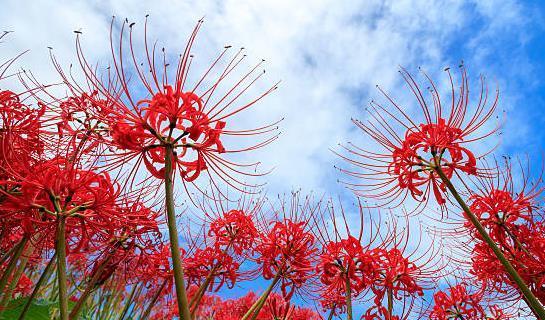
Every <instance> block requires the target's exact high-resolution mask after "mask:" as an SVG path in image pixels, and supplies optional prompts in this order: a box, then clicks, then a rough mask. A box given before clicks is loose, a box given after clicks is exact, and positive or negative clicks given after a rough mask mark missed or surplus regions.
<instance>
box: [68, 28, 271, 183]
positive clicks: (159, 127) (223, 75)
mask: <svg viewBox="0 0 545 320" xmlns="http://www.w3.org/2000/svg"><path fill="white" fill-rule="evenodd" d="M146 23H147V22H146ZM201 24H202V21H200V22H199V23H198V24H197V26H196V27H195V29H194V30H193V32H192V34H191V36H190V37H189V40H188V42H187V44H186V47H185V50H184V52H183V54H182V55H180V57H179V59H178V60H177V61H176V62H175V63H174V64H172V65H173V66H175V72H170V71H169V70H170V69H171V68H168V67H169V65H171V64H170V63H168V62H167V61H168V58H169V57H168V56H167V55H166V53H165V50H164V49H163V50H162V53H161V55H159V54H158V53H157V52H156V50H155V47H153V48H150V47H149V46H148V39H147V35H146V31H145V35H144V49H143V50H140V48H137V47H136V46H135V45H134V42H133V41H132V35H133V34H132V30H133V25H134V23H132V24H130V25H129V29H130V32H129V37H130V41H129V44H130V45H129V50H128V51H129V52H125V51H126V50H125V48H123V37H124V36H126V33H125V30H126V22H124V23H123V25H122V27H121V33H120V42H119V43H120V45H119V47H116V45H115V44H114V40H113V38H114V37H113V35H111V39H112V41H111V46H112V53H113V56H112V58H113V68H112V70H114V72H113V73H111V74H108V77H106V78H102V77H101V75H99V74H97V73H96V69H94V68H90V67H89V64H88V63H87V61H86V59H85V57H84V55H83V53H82V49H81V44H80V39H79V37H78V39H77V50H78V55H79V57H80V62H81V67H82V69H83V71H84V74H85V76H86V78H87V81H88V83H90V87H91V88H90V89H91V90H90V91H91V92H93V93H99V96H100V97H96V98H95V100H97V101H108V103H107V104H106V105H107V107H108V108H107V110H108V114H107V115H104V116H103V117H102V119H101V121H102V122H103V123H104V124H105V127H106V128H108V130H109V133H110V137H111V139H110V142H109V143H110V145H111V146H112V147H113V148H114V150H112V151H113V152H114V155H113V156H114V157H111V158H110V159H112V161H110V163H111V164H112V165H117V164H124V163H126V162H127V161H129V160H131V159H134V158H137V164H141V163H144V165H145V166H146V168H147V170H148V171H149V173H151V174H152V175H153V176H155V177H156V178H158V179H164V178H165V172H164V170H165V161H166V160H165V157H166V150H167V149H171V150H172V165H173V167H174V168H177V169H178V171H179V173H180V175H181V177H182V178H183V181H184V182H193V181H195V180H196V179H197V178H198V177H199V176H200V175H201V173H203V172H206V173H207V174H208V175H209V176H210V177H211V178H212V177H219V178H221V179H223V180H225V181H226V182H227V183H228V184H230V185H238V186H239V187H238V188H241V187H240V186H242V187H244V186H246V184H244V183H243V182H241V181H240V180H239V179H240V178H237V176H238V175H241V174H242V175H244V174H246V175H256V173H255V170H254V168H255V166H256V165H257V163H254V164H239V163H235V162H232V161H230V160H227V159H225V158H224V157H223V154H226V153H238V152H242V151H248V150H252V149H255V148H259V147H262V146H264V145H266V144H268V143H269V142H271V141H273V140H275V138H276V135H275V134H273V135H272V136H270V137H268V138H265V139H264V140H263V141H262V142H259V143H256V144H254V145H252V146H250V147H244V148H242V149H233V148H226V147H225V146H224V137H226V136H250V135H261V134H269V133H271V132H273V131H275V130H276V124H273V125H268V126H263V127H258V128H256V129H251V130H233V129H229V128H228V127H229V125H228V124H229V123H228V120H229V118H230V117H232V116H233V115H235V114H237V113H239V112H241V111H243V110H246V109H248V108H250V107H252V106H253V105H254V104H255V103H256V102H258V101H259V100H261V99H262V98H263V97H265V96H266V95H268V94H269V93H270V92H272V91H273V90H274V89H275V88H276V86H273V87H271V88H270V89H268V90H266V91H265V92H263V93H262V94H260V95H259V96H258V97H257V98H249V99H248V98H247V93H248V90H249V89H250V87H251V86H252V85H254V84H255V83H256V81H258V79H259V78H261V76H262V75H263V73H260V72H258V67H259V66H260V64H261V63H260V64H258V65H257V66H255V67H254V68H252V69H250V70H249V71H248V72H244V73H242V75H241V76H240V77H241V78H240V79H239V80H235V81H234V82H232V81H230V80H228V78H229V76H230V75H234V74H237V72H238V68H237V67H238V66H239V65H241V62H242V61H243V60H244V59H245V55H243V54H242V53H241V51H239V52H238V53H236V54H234V55H233V56H232V57H231V58H230V59H226V57H227V52H228V49H229V47H226V48H225V50H224V51H223V52H222V53H221V54H220V55H219V57H218V58H217V59H216V60H214V61H213V63H212V64H211V65H210V67H209V68H208V69H206V71H205V72H204V74H203V75H202V76H200V77H199V76H197V77H192V76H190V75H189V72H190V65H191V64H192V62H193V54H192V46H193V43H194V41H195V39H196V36H197V33H198V31H199V29H200V27H201ZM113 30H114V27H113V21H112V28H111V32H112V33H113ZM138 51H142V52H144V53H145V57H146V58H145V61H146V62H145V63H143V64H141V63H140V62H139V60H140V57H138V56H136V54H135V52H138ZM116 53H117V54H116ZM126 56H128V57H130V59H129V60H130V61H127V58H126ZM157 61H162V63H161V64H160V65H158V64H157V63H156V62H157ZM222 65H224V67H223V69H222V68H221V66H222ZM128 73H130V74H132V75H134V77H132V79H131V80H132V81H130V83H129V79H128ZM103 79H106V81H103ZM189 79H196V81H195V82H194V83H193V84H192V83H191V82H190V81H189ZM65 82H66V83H67V85H68V86H69V87H71V88H74V87H76V85H74V84H71V83H70V82H69V81H65ZM227 83H234V85H232V86H231V87H227ZM74 91H77V89H74ZM243 99H247V100H246V101H243ZM114 159H115V160H114ZM133 173H134V172H133Z"/></svg>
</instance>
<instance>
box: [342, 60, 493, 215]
mask: <svg viewBox="0 0 545 320" xmlns="http://www.w3.org/2000/svg"><path fill="white" fill-rule="evenodd" d="M400 72H401V75H402V76H403V78H404V80H405V82H406V83H407V84H408V86H409V88H410V90H411V91H412V92H413V94H414V96H415V97H416V100H417V103H418V105H419V107H420V109H421V111H422V115H423V117H424V119H423V121H421V122H420V123H419V122H418V121H415V120H413V119H412V118H411V117H410V116H409V114H408V113H406V111H404V110H403V109H402V108H401V106H400V105H398V104H397V103H396V102H395V101H394V100H393V99H392V98H391V97H390V96H388V95H387V94H386V93H384V91H382V90H381V92H382V93H383V94H384V95H385V97H386V99H387V100H388V102H389V103H390V105H391V108H386V107H385V106H383V105H381V104H379V103H378V102H375V101H372V102H371V105H370V109H371V111H372V113H371V115H370V119H369V120H367V121H366V122H363V121H359V120H354V123H355V124H356V125H357V126H358V127H359V128H360V129H361V130H362V131H363V132H365V133H366V134H367V135H368V136H369V137H371V138H372V139H373V140H375V141H376V142H377V143H378V144H379V145H380V146H381V147H382V148H384V149H385V151H384V152H374V151H369V150H368V149H362V148H359V147H357V146H355V145H353V144H349V145H348V146H346V147H344V148H345V149H346V150H347V151H348V152H349V154H350V155H351V156H355V157H356V158H355V159H351V158H350V156H342V157H343V158H344V159H345V160H347V161H348V162H350V163H351V164H352V165H354V166H356V167H358V168H360V169H361V171H353V170H345V169H341V171H343V172H344V173H346V174H348V175H350V176H352V177H355V178H361V179H363V182H355V183H349V182H348V183H347V186H348V188H350V189H351V190H353V191H354V192H356V194H358V195H362V196H366V197H371V198H374V199H378V200H381V201H385V202H386V203H387V204H391V203H395V205H399V204H401V203H403V202H404V200H405V199H406V197H407V195H409V194H410V195H411V197H412V198H414V199H415V200H417V201H418V202H419V203H425V202H427V200H428V198H429V194H430V193H431V192H433V194H434V197H435V199H436V201H437V203H439V204H440V205H444V204H445V197H444V193H445V191H446V186H445V184H444V182H443V181H442V179H441V178H440V177H439V175H438V173H437V170H439V169H438V168H440V169H441V170H442V171H443V173H444V174H445V176H446V177H447V178H449V179H450V178H452V177H453V175H454V174H455V172H456V173H460V172H464V173H466V174H468V175H477V176H482V175H487V174H488V173H487V172H486V171H485V170H482V169H479V168H478V167H477V161H476V160H477V158H478V157H477V156H475V155H474V152H473V151H472V150H470V149H469V144H470V143H472V142H476V141H479V140H481V139H484V138H485V137H488V136H490V135H492V134H493V133H494V132H496V131H497V129H498V127H495V128H492V129H490V130H488V131H486V132H485V133H481V132H480V131H482V130H481V129H482V128H483V127H485V126H486V125H487V124H488V121H489V120H490V119H491V118H492V116H493V115H494V113H495V109H496V105H497V97H498V96H497V95H496V97H495V99H494V101H493V102H492V103H491V104H490V105H488V88H487V87H486V86H485V85H484V80H482V85H481V92H480V97H479V101H478V104H477V105H476V106H475V107H474V108H471V107H470V106H469V104H470V101H469V81H468V77H467V74H466V70H465V68H464V67H463V66H462V67H461V83H460V87H459V90H458V91H457V92H456V90H455V86H454V82H453V80H452V76H451V74H450V71H449V69H448V68H447V72H448V75H449V79H450V83H451V89H452V90H451V99H450V103H449V106H445V105H444V104H443V103H442V100H441V97H440V95H439V93H438V91H437V88H436V86H435V83H434V82H433V81H432V80H431V79H430V78H429V77H428V76H427V75H426V78H427V79H428V81H429V85H430V87H431V88H430V90H429V91H430V98H429V99H427V98H425V97H424V94H423V92H422V90H421V89H420V87H419V85H418V84H417V82H416V81H415V80H414V78H413V77H412V76H411V75H410V74H409V73H408V72H407V71H405V70H404V69H402V70H401V71H400ZM428 100H429V101H428ZM470 112H471V113H470ZM484 130H486V129H484ZM399 132H402V133H399Z"/></svg>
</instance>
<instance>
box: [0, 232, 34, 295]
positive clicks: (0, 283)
mask: <svg viewBox="0 0 545 320" xmlns="http://www.w3.org/2000/svg"><path fill="white" fill-rule="evenodd" d="M27 242H28V238H27V237H24V238H23V239H22V240H21V243H20V244H19V247H18V248H17V250H15V252H13V256H12V257H11V260H10V261H9V264H8V266H7V267H6V270H4V274H3V275H2V278H0V296H2V295H3V293H4V288H5V287H6V284H7V283H8V280H9V278H10V277H11V273H12V272H13V270H14V269H15V267H16V266H17V262H18V261H19V258H20V257H21V255H22V254H23V251H24V250H25V247H26V244H27Z"/></svg>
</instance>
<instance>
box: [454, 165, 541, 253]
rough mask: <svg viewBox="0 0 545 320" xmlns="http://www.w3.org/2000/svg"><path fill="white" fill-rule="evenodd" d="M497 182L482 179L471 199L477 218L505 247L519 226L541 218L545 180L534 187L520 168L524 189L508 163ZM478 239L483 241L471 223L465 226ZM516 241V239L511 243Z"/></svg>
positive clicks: (493, 237)
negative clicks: (516, 183)
mask: <svg viewBox="0 0 545 320" xmlns="http://www.w3.org/2000/svg"><path fill="white" fill-rule="evenodd" d="M497 171H498V173H497V175H496V177H495V178H481V179H479V181H478V184H477V185H476V188H475V189H474V190H473V191H472V192H471V195H470V197H469V201H468V203H469V205H470V210H471V212H473V213H474V214H475V216H477V218H478V219H479V221H480V223H481V225H482V226H483V227H485V228H486V229H487V231H488V233H489V234H490V236H491V237H492V239H494V241H496V242H499V243H504V242H505V241H508V240H507V239H506V238H508V237H511V238H512V235H510V233H511V232H512V231H511V230H513V229H516V227H517V225H523V224H527V225H532V223H533V221H535V220H536V218H537V215H539V210H537V209H538V207H539V204H538V201H537V199H538V198H539V197H540V196H541V194H542V192H543V186H542V184H541V181H542V176H541V175H540V176H538V177H537V181H536V183H531V181H530V178H531V176H530V172H529V170H525V169H523V168H522V164H521V166H520V170H518V176H520V177H521V180H522V181H521V183H520V184H521V185H520V186H518V187H517V186H516V185H515V182H514V181H513V168H512V165H511V163H510V162H508V161H506V163H505V167H504V168H502V169H501V170H497ZM464 226H465V227H466V228H468V229H469V230H471V231H472V235H473V236H474V237H478V238H481V237H480V235H479V234H478V233H477V232H476V231H475V228H474V226H472V225H471V224H470V223H469V222H466V223H465V224H464ZM511 240H513V239H511Z"/></svg>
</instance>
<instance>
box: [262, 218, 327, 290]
mask: <svg viewBox="0 0 545 320" xmlns="http://www.w3.org/2000/svg"><path fill="white" fill-rule="evenodd" d="M307 228H308V225H307V223H306V222H302V221H301V222H297V221H292V220H290V219H284V220H283V221H277V222H273V225H272V228H271V229H270V230H268V231H266V232H265V233H263V234H262V235H261V237H260V239H259V243H258V245H257V247H256V250H255V251H256V253H257V255H258V257H257V259H256V262H257V263H258V264H259V265H260V270H261V273H262V276H263V278H265V279H267V280H268V279H274V280H273V281H279V282H280V283H281V290H282V295H283V296H284V298H285V299H286V300H289V299H290V298H291V296H292V295H293V293H294V290H295V289H296V288H300V287H302V286H303V285H304V284H305V282H306V281H307V280H308V279H309V278H310V277H311V276H312V274H313V269H314V268H313V266H312V260H313V258H312V256H313V254H314V253H315V252H316V251H317V249H316V248H315V247H314V241H315V240H314V236H313V235H312V233H310V232H309V231H308V229H307Z"/></svg>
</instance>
